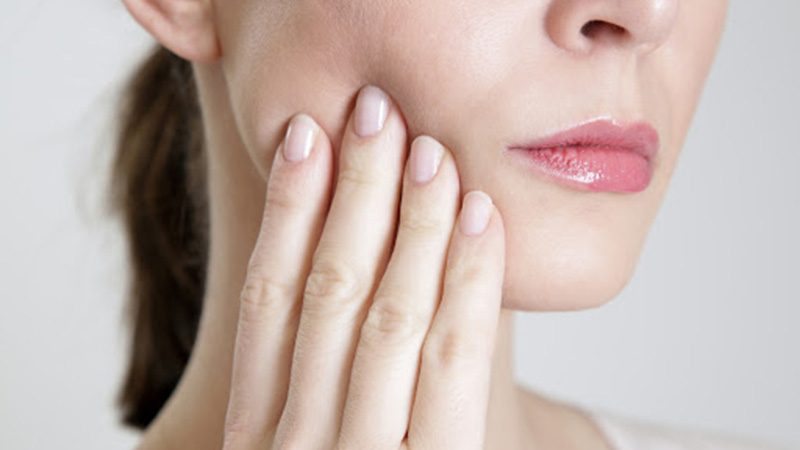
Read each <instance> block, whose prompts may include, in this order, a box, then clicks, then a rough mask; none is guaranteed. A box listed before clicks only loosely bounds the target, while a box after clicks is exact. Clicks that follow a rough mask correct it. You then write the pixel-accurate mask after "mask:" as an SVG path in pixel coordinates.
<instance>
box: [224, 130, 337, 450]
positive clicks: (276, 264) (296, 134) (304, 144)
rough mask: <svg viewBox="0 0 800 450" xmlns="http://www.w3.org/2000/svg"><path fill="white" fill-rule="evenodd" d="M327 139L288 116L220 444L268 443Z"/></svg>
mask: <svg viewBox="0 0 800 450" xmlns="http://www.w3.org/2000/svg"><path fill="white" fill-rule="evenodd" d="M332 160H333V158H332V155H331V148H330V143H329V141H328V138H327V137H326V136H325V133H324V132H322V131H321V130H320V129H319V127H318V126H317V125H316V124H315V123H314V121H313V120H312V119H311V118H310V117H308V116H305V115H298V116H295V117H294V118H293V119H292V121H291V123H290V125H289V128H288V130H287V136H286V139H285V140H284V142H283V143H282V144H281V145H280V147H279V148H278V151H277V152H276V155H275V159H274V162H273V165H272V169H271V174H270V177H269V181H268V185H267V195H266V204H265V207H264V215H263V220H262V224H261V229H260V231H259V235H258V240H257V243H256V245H255V248H254V250H253V253H252V255H251V258H250V263H249V267H248V272H247V278H246V281H245V285H244V288H243V290H242V295H241V301H240V311H239V323H238V329H237V334H236V345H235V350H234V360H233V373H232V380H231V394H230V401H229V405H228V412H227V417H226V426H225V428H226V431H225V448H228V449H230V448H256V447H257V446H259V445H261V444H263V443H264V442H269V441H270V440H271V436H267V434H268V433H269V432H270V430H274V429H275V427H276V426H277V423H278V420H279V418H280V413H281V411H282V410H283V404H284V402H285V398H286V390H287V386H288V381H289V365H290V362H291V355H292V349H293V347H294V342H293V341H294V337H295V333H296V330H297V323H298V318H299V311H300V301H301V298H302V293H303V287H304V284H305V283H304V280H305V278H306V276H307V274H308V271H309V266H310V261H311V255H312V254H313V250H314V247H315V245H316V242H317V241H318V239H319V235H320V232H321V230H322V224H323V220H324V215H325V212H326V210H327V207H328V201H329V198H330V189H331V184H332V182H331V178H332V171H333V169H332V167H333V161H332Z"/></svg>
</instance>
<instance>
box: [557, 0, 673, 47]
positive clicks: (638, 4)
mask: <svg viewBox="0 0 800 450" xmlns="http://www.w3.org/2000/svg"><path fill="white" fill-rule="evenodd" d="M679 1H680V0H552V2H551V3H550V6H549V8H548V10H547V16H546V18H545V20H546V24H545V28H546V30H547V33H548V34H549V35H550V39H552V41H553V42H554V43H555V44H556V45H557V46H559V47H561V48H563V49H565V50H568V51H569V52H572V53H577V54H588V53H592V52H594V51H597V50H599V49H601V48H603V47H617V48H625V49H628V50H630V51H634V52H637V53H639V54H646V53H649V52H652V51H653V50H655V49H656V48H658V47H659V46H661V44H663V43H664V41H666V40H667V38H668V37H669V36H670V34H671V33H672V31H673V28H674V27H675V21H676V19H677V17H678V8H679Z"/></svg>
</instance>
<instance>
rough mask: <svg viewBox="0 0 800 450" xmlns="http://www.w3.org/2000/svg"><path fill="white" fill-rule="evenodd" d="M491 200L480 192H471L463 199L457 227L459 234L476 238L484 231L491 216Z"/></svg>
mask: <svg viewBox="0 0 800 450" xmlns="http://www.w3.org/2000/svg"><path fill="white" fill-rule="evenodd" d="M493 207H494V205H493V204H492V199H491V198H489V196H488V195H486V194H485V193H484V192H482V191H472V192H470V193H469V194H467V195H466V196H465V197H464V207H463V208H462V209H461V219H460V220H459V226H460V228H461V234H465V235H467V236H477V235H479V234H481V233H483V232H484V231H485V230H486V226H487V225H489V217H490V216H491V215H492V209H493Z"/></svg>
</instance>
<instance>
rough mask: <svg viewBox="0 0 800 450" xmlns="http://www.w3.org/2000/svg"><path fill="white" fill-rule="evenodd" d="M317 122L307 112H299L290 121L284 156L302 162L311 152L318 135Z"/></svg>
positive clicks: (291, 160) (284, 145)
mask: <svg viewBox="0 0 800 450" xmlns="http://www.w3.org/2000/svg"><path fill="white" fill-rule="evenodd" d="M317 130H319V128H318V127H317V124H316V122H314V119H312V118H311V117H309V116H307V115H305V114H298V115H296V116H294V117H293V118H292V121H291V122H289V129H288V130H286V139H285V140H284V142H283V156H284V157H285V158H286V160H287V161H290V162H300V161H302V160H304V159H306V158H308V155H309V154H311V148H312V147H313V146H314V140H315V139H316V137H317Z"/></svg>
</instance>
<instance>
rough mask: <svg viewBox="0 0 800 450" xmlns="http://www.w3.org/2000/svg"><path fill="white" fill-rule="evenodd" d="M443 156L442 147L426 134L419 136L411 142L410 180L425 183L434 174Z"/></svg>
mask: <svg viewBox="0 0 800 450" xmlns="http://www.w3.org/2000/svg"><path fill="white" fill-rule="evenodd" d="M442 156H444V147H442V145H441V144H439V143H438V142H436V140H435V139H433V138H431V137H428V136H420V137H418V138H416V139H414V142H413V143H412V144H411V156H410V157H409V162H408V164H409V169H410V170H411V173H410V174H409V175H411V181H413V182H415V183H417V184H425V183H427V182H429V181H431V180H432V179H433V177H435V176H436V172H437V171H438V170H439V166H440V165H441V163H442Z"/></svg>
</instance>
